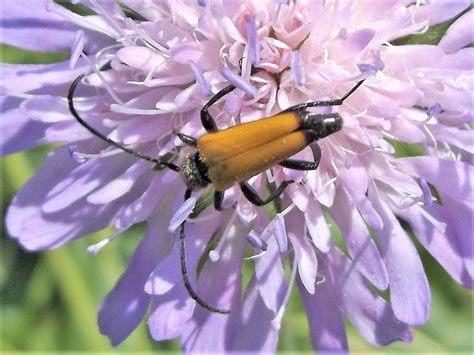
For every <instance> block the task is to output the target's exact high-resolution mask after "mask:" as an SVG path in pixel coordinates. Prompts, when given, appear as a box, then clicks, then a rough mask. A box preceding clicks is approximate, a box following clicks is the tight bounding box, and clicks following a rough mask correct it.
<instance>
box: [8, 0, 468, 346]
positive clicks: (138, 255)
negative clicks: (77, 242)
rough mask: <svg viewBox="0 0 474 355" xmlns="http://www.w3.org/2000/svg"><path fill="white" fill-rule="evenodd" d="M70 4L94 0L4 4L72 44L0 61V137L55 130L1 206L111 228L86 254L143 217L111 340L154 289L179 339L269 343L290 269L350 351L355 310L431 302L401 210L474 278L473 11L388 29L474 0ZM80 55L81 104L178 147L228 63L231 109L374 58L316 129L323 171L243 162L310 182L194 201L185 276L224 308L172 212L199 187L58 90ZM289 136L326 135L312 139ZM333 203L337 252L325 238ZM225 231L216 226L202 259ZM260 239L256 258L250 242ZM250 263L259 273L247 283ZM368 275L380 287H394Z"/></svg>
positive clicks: (22, 230) (373, 329)
mask: <svg viewBox="0 0 474 355" xmlns="http://www.w3.org/2000/svg"><path fill="white" fill-rule="evenodd" d="M80 3H81V4H83V5H85V6H88V7H90V8H91V9H92V10H93V11H94V13H95V14H94V15H93V16H82V15H79V14H77V13H74V12H72V11H70V10H68V9H67V8H65V7H63V6H61V5H60V4H57V3H55V2H53V1H41V0H38V1H37V3H35V6H32V5H31V4H30V3H29V4H27V5H25V4H24V3H22V2H15V1H10V2H9V3H8V5H7V6H4V10H3V12H2V16H3V22H2V31H3V38H2V40H3V41H4V42H5V43H7V44H11V45H14V46H18V47H21V48H25V49H28V50H33V51H61V50H70V52H71V56H70V60H68V61H65V62H61V63H55V64H49V65H13V64H2V78H1V88H2V94H3V97H2V107H3V114H2V116H3V117H2V120H1V124H2V126H1V129H2V141H1V149H2V153H3V154H9V153H12V152H16V151H19V150H24V149H28V148H31V147H34V146H37V145H41V144H45V143H58V142H59V143H62V144H64V145H63V146H62V147H59V148H57V149H55V150H53V151H52V152H51V153H50V154H49V155H48V157H47V158H46V160H45V162H44V163H43V166H42V167H41V168H40V169H39V171H38V172H37V174H36V175H35V176H34V177H33V178H32V179H31V180H30V181H28V182H27V183H26V185H25V186H24V187H23V189H22V190H21V191H20V192H19V193H18V194H17V196H16V197H15V198H14V200H13V201H12V203H11V206H10V208H9V210H8V213H7V218H6V223H7V227H8V230H9V232H10V234H11V235H12V236H13V237H14V238H15V239H17V240H18V243H20V244H21V245H22V246H23V247H24V248H26V249H28V250H48V249H51V248H56V247H59V246H61V245H64V244H65V243H67V242H69V241H72V240H74V239H76V238H79V237H81V236H84V235H87V234H89V233H92V232H94V231H97V230H100V229H103V228H105V227H107V226H113V227H115V229H116V231H115V233H114V234H113V235H111V236H110V237H109V238H107V239H106V240H104V241H103V242H101V243H99V244H96V245H94V246H91V247H90V248H89V251H90V252H91V253H93V254H96V253H98V252H99V251H100V249H101V248H102V247H104V246H105V245H106V244H107V243H109V242H111V241H112V240H114V239H116V238H118V237H119V236H120V234H121V233H123V232H124V231H126V230H127V229H128V228H130V227H131V226H132V225H134V224H136V223H139V222H142V221H148V230H147V232H146V235H145V237H144V238H143V240H142V242H141V244H140V245H139V246H138V248H137V249H136V251H135V254H134V255H133V257H132V259H131V260H130V264H129V266H128V268H127V270H125V272H124V274H123V276H122V277H121V279H120V280H119V282H118V283H117V285H116V286H115V288H114V289H113V290H112V291H111V292H110V294H109V295H108V296H107V297H106V299H105V300H104V302H103V304H102V307H101V309H100V311H99V326H100V331H101V332H102V333H103V334H105V335H106V336H108V337H109V338H110V340H111V342H112V344H113V345H117V344H119V343H120V342H122V341H123V340H124V339H126V338H127V336H128V335H129V334H130V333H131V332H132V331H133V330H134V329H135V327H136V326H137V325H138V324H139V323H140V322H141V321H142V318H143V317H144V316H145V314H146V313H147V309H148V308H149V307H150V312H149V318H148V324H149V327H150V332H151V335H152V336H153V338H154V339H156V340H158V341H159V340H165V339H171V338H175V337H180V338H181V341H182V347H183V349H184V350H185V351H186V352H192V351H197V352H204V351H214V352H230V351H250V352H252V351H262V352H274V351H275V350H276V346H277V342H278V334H279V328H280V323H281V321H282V317H283V314H284V310H285V308H286V305H287V301H288V297H289V294H290V292H291V290H292V286H293V284H295V285H296V288H297V290H298V291H299V294H300V296H301V299H302V301H303V304H304V307H305V310H306V312H307V316H308V320H309V324H310V331H311V339H312V342H313V346H314V348H315V349H318V350H328V351H345V350H347V347H348V344H347V336H346V332H345V328H344V317H347V318H348V319H349V320H350V321H351V323H352V324H353V325H354V326H355V327H356V328H357V329H358V330H359V332H360V333H361V334H362V336H364V338H365V339H366V340H367V341H368V342H370V343H372V344H375V345H385V344H388V343H391V342H393V341H395V340H402V341H406V342H408V341H410V340H411V338H412V335H411V329H410V328H411V326H414V325H421V324H423V323H425V322H426V320H427V319H428V315H429V312H430V302H431V293H430V289H429V285H428V280H427V278H426V275H425V272H424V269H423V265H422V263H421V260H420V257H419V255H418V253H417V251H416V249H415V247H414V245H413V242H412V241H411V239H410V238H409V236H408V234H407V232H406V231H405V230H404V229H403V228H402V227H401V225H400V219H403V220H404V221H406V222H407V223H408V224H409V225H410V226H411V228H412V230H413V231H414V232H415V234H416V237H417V239H418V241H419V242H420V243H421V244H422V245H423V247H424V248H426V249H427V250H428V251H429V252H430V253H431V254H432V255H433V256H434V257H435V258H436V259H437V261H438V262H439V263H440V264H441V265H442V266H443V267H444V268H445V269H446V271H447V272H448V273H449V274H450V275H451V276H452V278H453V279H454V280H455V281H456V282H458V283H459V284H461V285H463V286H464V287H467V288H472V287H473V274H474V270H473V268H472V265H473V264H472V259H473V245H472V238H471V236H472V229H471V228H472V226H471V224H470V221H472V216H473V204H472V201H471V199H472V182H473V181H474V171H473V167H472V161H473V160H472V154H473V152H474V149H473V140H472V131H471V127H472V117H473V101H474V100H473V85H472V56H473V54H474V53H473V48H472V47H469V44H470V43H472V41H473V38H472V31H471V29H470V26H471V24H472V20H473V18H472V17H473V16H474V15H473V11H472V10H471V11H469V12H467V13H465V14H464V15H462V16H461V17H460V18H459V19H457V20H456V21H455V22H454V23H453V24H452V25H451V27H450V28H449V29H448V30H447V32H446V33H445V35H444V37H443V38H442V39H441V41H440V43H439V44H438V45H398V46H395V45H393V44H391V41H393V40H394V39H397V38H401V37H403V36H406V35H409V34H414V33H418V32H422V31H424V30H426V29H427V28H429V27H430V26H432V25H435V24H437V23H439V22H442V21H445V20H447V19H450V18H452V17H454V16H455V15H456V14H458V13H459V12H460V11H462V10H463V9H465V8H466V7H467V6H468V5H469V1H457V2H455V3H451V2H450V3H449V4H444V3H443V2H435V1H433V2H430V3H429V4H425V5H420V4H419V3H418V2H417V3H416V4H412V5H408V7H407V5H406V4H407V2H406V1H381V2H377V4H375V3H374V2H367V1H361V2H357V3H352V2H330V1H319V2H318V1H274V2H270V1H266V2H262V1H250V0H249V1H231V2H228V1H223V2H221V1H186V2H162V1H139V2H137V1H128V0H123V1H121V2H120V3H121V4H123V6H127V7H128V8H129V9H131V10H133V12H134V13H135V14H138V15H139V16H134V17H133V18H132V17H127V15H126V14H127V13H129V12H124V7H121V6H120V5H119V4H118V3H116V2H113V1H99V0H90V1H81V2H80ZM38 23H41V27H38ZM252 64H253V65H254V66H255V67H254V68H255V69H257V70H254V71H252ZM81 73H85V74H86V77H85V79H84V80H83V82H82V84H81V85H80V89H78V92H77V94H76V96H75V103H76V109H77V110H78V111H79V112H80V114H81V116H83V117H84V119H85V120H86V121H87V122H89V123H90V124H91V125H92V126H94V127H95V128H97V129H98V130H100V131H101V132H104V133H106V134H108V137H110V138H111V139H113V140H115V141H117V142H120V143H121V144H123V145H126V146H127V147H130V148H132V149H136V150H139V151H141V152H145V153H148V154H151V155H153V156H164V155H167V154H169V155H170V156H171V157H172V158H173V159H175V160H176V161H177V162H179V161H181V159H182V158H183V157H184V155H185V154H186V152H188V148H186V147H182V146H180V145H181V144H180V143H179V142H178V141H177V140H176V139H175V137H174V133H173V132H174V131H175V130H178V131H180V132H182V133H184V134H188V135H191V136H195V137H199V136H200V135H202V134H203V133H204V130H203V128H202V126H201V123H200V119H199V117H200V110H201V108H202V106H203V105H204V104H205V103H206V102H207V101H208V100H209V96H210V95H211V96H212V95H213V94H215V93H216V92H217V91H219V90H220V89H222V88H223V87H225V86H226V85H228V84H229V83H232V84H233V85H235V86H236V87H237V90H235V91H234V92H232V93H231V94H229V95H227V96H226V97H225V99H223V100H222V101H223V102H222V103H221V104H219V105H220V106H219V108H218V109H211V114H212V115H213V116H214V117H215V119H216V121H217V124H218V126H219V127H220V128H224V127H228V126H230V125H233V124H234V123H235V122H242V123H243V122H248V121H253V120H256V119H259V118H262V117H266V116H269V115H271V114H275V113H278V112H279V111H281V110H283V109H286V108H288V107H289V106H292V105H294V104H298V103H302V102H306V101H316V100H321V99H328V98H339V97H341V95H343V94H344V93H345V92H347V90H348V89H349V88H350V87H352V86H353V85H354V83H355V82H356V81H359V80H361V79H363V78H367V79H366V81H365V82H364V85H363V86H362V87H360V88H359V90H358V91H357V92H355V93H354V94H353V95H352V96H351V97H350V98H349V99H348V100H347V101H346V102H345V103H344V105H343V106H341V107H338V108H337V111H338V112H339V113H340V114H341V116H342V117H344V120H345V124H344V128H343V129H342V130H341V131H340V132H338V133H336V134H334V135H331V136H330V137H327V138H325V139H323V140H321V141H320V143H319V144H320V147H321V150H322V159H321V164H320V166H319V169H318V170H316V171H309V172H307V173H295V172H294V171H290V170H288V169H286V168H281V167H278V166H277V167H274V168H273V169H272V171H271V172H266V173H261V174H259V175H258V176H257V177H255V178H252V179H251V183H252V185H253V186H254V187H255V188H256V189H257V190H259V191H260V192H262V191H263V189H264V187H265V185H266V184H267V183H268V182H270V183H272V182H276V183H277V184H280V183H281V182H282V181H284V180H289V179H293V180H296V181H298V183H296V184H291V185H290V186H289V187H288V189H287V190H286V192H285V194H284V197H283V199H282V203H281V206H282V210H281V211H279V213H278V214H277V215H276V217H275V218H273V219H271V218H270V217H269V215H268V214H267V213H266V212H265V210H264V209H263V208H256V207H254V206H253V205H251V204H250V203H249V202H248V201H247V200H246V199H245V198H244V197H243V196H242V194H241V193H240V192H239V191H238V190H237V189H236V188H231V189H229V190H228V191H227V192H226V198H225V201H224V205H226V206H227V205H228V206H231V205H235V206H236V207H235V208H234V209H230V210H229V211H227V212H224V213H216V211H214V210H213V209H212V208H211V207H209V208H207V209H205V211H204V212H202V213H201V214H200V215H199V216H198V217H197V218H194V219H190V218H188V224H187V228H186V238H187V241H188V243H187V249H186V255H187V264H188V269H189V273H190V279H191V281H192V283H193V284H194V285H196V286H195V287H196V289H197V292H198V293H199V295H200V296H201V297H202V298H203V299H205V300H206V301H208V302H209V303H211V304H215V305H219V306H221V307H224V308H227V307H228V308H230V309H231V311H232V313H231V314H230V315H220V314H214V313H210V312H209V311H208V310H206V309H203V308H201V307H196V305H195V302H194V301H193V300H192V299H191V298H190V296H189V295H188V293H187V292H186V289H185V287H184V285H183V283H182V279H181V275H180V269H179V251H178V247H177V244H178V243H177V241H178V238H177V232H176V231H175V230H176V228H177V226H178V225H179V224H180V223H181V221H183V220H184V219H186V218H187V217H188V216H189V214H190V213H191V211H192V209H193V208H195V206H198V205H199V204H200V201H202V200H203V199H201V200H200V199H199V197H200V196H203V195H204V192H202V193H201V195H200V194H199V193H196V194H195V197H196V199H193V200H188V201H187V202H186V203H185V204H184V205H183V193H184V190H185V186H184V183H183V182H182V181H181V179H179V178H178V175H177V174H176V173H175V172H173V171H169V170H167V169H165V170H162V169H152V164H151V163H149V162H146V161H143V160H140V159H137V158H135V157H134V156H131V155H129V154H126V153H124V152H123V151H120V150H119V149H116V148H114V147H111V146H107V145H106V144H104V143H103V142H102V141H101V140H99V139H97V137H94V136H92V135H91V134H89V133H88V132H87V131H86V130H84V129H83V127H81V126H80V125H78V124H77V122H76V121H75V120H74V118H73V117H72V115H71V114H70V113H69V110H68V106H67V102H66V100H65V98H64V93H65V92H66V91H67V89H68V87H69V85H70V83H71V82H72V81H73V80H74V78H76V77H77V76H78V75H79V74H81ZM441 108H442V109H441ZM400 142H401V143H408V144H417V145H419V146H420V147H422V149H423V155H420V156H415V157H405V158H398V157H397V156H396V155H395V148H394V146H396V144H399V143H400ZM177 146H179V147H177ZM297 157H298V158H299V159H305V160H312V159H313V158H314V155H313V151H312V150H311V149H310V148H307V149H305V150H303V151H301V152H300V153H298V154H297ZM432 191H433V192H432ZM434 191H436V193H434ZM195 209H196V208H195ZM329 218H330V219H332V220H333V221H334V223H335V224H336V225H337V227H338V228H339V229H340V231H341V232H342V235H343V237H344V240H345V243H346V246H347V255H346V254H344V253H342V252H341V251H340V250H339V249H338V248H337V247H336V246H335V245H333V243H332V241H331V232H330V229H329V226H328V219H329ZM213 235H216V236H217V237H218V241H217V245H216V246H215V247H214V249H213V250H212V251H211V252H210V253H209V257H208V258H207V261H206V262H205V263H204V266H203V267H202V269H201V270H200V274H199V278H197V271H196V267H197V264H198V262H199V260H200V259H201V257H202V255H203V252H204V250H205V248H206V246H207V245H208V243H209V240H210V239H211V237H212V236H213ZM373 236H374V237H373ZM119 239H120V238H119ZM115 242H117V241H115ZM248 246H252V247H253V249H254V252H255V256H254V257H252V261H247V260H246V259H245V258H244V252H245V250H246V248H247V247H248ZM98 257H100V256H98ZM246 262H252V263H254V265H255V267H254V274H253V275H252V278H251V280H250V282H249V284H248V286H247V287H246V289H242V282H241V281H242V280H241V267H242V264H243V263H246ZM285 265H289V266H290V268H291V269H292V272H291V275H290V277H289V278H287V277H286V276H285V273H284V267H285ZM374 289H378V290H388V291H389V293H390V302H388V301H386V300H385V299H384V298H382V297H380V296H379V295H378V294H377V293H376V292H375V291H374Z"/></svg>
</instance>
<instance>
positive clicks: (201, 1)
mask: <svg viewBox="0 0 474 355" xmlns="http://www.w3.org/2000/svg"><path fill="white" fill-rule="evenodd" d="M198 5H199V6H201V7H206V0H198Z"/></svg>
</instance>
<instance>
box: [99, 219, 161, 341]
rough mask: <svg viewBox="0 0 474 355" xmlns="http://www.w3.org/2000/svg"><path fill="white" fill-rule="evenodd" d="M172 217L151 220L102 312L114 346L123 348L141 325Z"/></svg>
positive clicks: (104, 327)
mask: <svg viewBox="0 0 474 355" xmlns="http://www.w3.org/2000/svg"><path fill="white" fill-rule="evenodd" d="M169 215H170V213H169V212H168V211H160V213H159V214H157V215H156V216H155V218H154V219H152V220H151V222H150V225H149V226H148V229H147V232H146V234H145V238H144V239H143V241H142V242H141V243H140V245H139V246H138V248H137V249H136V251H135V253H134V255H133V257H132V259H131V260H130V262H129V264H128V267H127V270H126V271H125V273H124V274H123V275H122V277H121V278H120V279H119V281H118V282H117V284H116V285H115V287H114V289H113V290H112V291H111V292H110V293H109V294H108V295H107V297H106V298H105V300H104V301H103V303H102V305H101V307H100V310H99V318H98V323H99V329H100V332H101V333H102V334H104V335H106V336H107V337H108V338H109V339H110V341H111V343H112V345H113V346H117V345H118V344H120V343H121V342H122V341H123V340H124V339H125V338H127V336H128V335H129V334H130V333H131V332H132V331H133V330H134V329H135V328H136V327H137V326H138V324H140V322H141V320H142V318H143V316H144V315H145V312H146V310H147V308H148V304H149V302H150V299H151V296H150V295H148V294H147V293H146V292H145V291H144V289H143V286H144V284H145V281H146V279H147V278H148V275H149V274H150V272H151V271H152V270H153V267H154V266H155V264H156V263H157V262H159V261H160V259H163V257H164V256H165V255H166V251H167V250H168V248H169V247H168V246H167V244H169V238H167V236H166V232H164V233H165V235H162V234H163V229H162V228H161V227H160V226H161V225H162V224H163V223H166V220H167V218H169Z"/></svg>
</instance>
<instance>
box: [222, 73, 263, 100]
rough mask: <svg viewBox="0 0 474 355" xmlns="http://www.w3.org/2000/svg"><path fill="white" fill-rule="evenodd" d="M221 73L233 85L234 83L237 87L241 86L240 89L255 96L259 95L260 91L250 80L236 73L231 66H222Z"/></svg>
mask: <svg viewBox="0 0 474 355" xmlns="http://www.w3.org/2000/svg"><path fill="white" fill-rule="evenodd" d="M221 74H222V76H223V77H224V78H226V79H227V81H228V82H229V83H230V84H231V85H234V86H235V87H236V88H239V89H240V90H242V91H244V92H246V93H247V94H250V95H252V96H253V97H256V96H257V95H258V91H257V89H256V88H255V87H253V86H252V85H251V84H250V83H249V82H247V81H245V80H244V79H242V77H241V76H239V75H237V74H235V73H234V72H233V71H232V70H230V69H229V68H227V67H222V69H221Z"/></svg>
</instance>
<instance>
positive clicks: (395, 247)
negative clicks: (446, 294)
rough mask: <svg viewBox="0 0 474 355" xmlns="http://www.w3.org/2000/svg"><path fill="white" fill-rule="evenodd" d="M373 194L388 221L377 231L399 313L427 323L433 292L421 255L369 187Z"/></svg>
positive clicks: (399, 316) (412, 321) (411, 320)
mask: <svg viewBox="0 0 474 355" xmlns="http://www.w3.org/2000/svg"><path fill="white" fill-rule="evenodd" d="M369 198H370V199H371V200H372V203H373V204H374V206H375V208H376V209H377V211H378V212H379V214H380V216H381V217H382V219H383V222H384V226H383V228H382V229H381V230H379V231H377V239H378V241H379V244H380V251H381V253H382V257H383V258H384V260H385V264H386V265H387V270H388V276H389V281H390V301H391V304H392V307H393V312H394V314H395V317H396V318H397V319H398V320H400V321H402V322H404V323H407V324H412V325H421V324H424V323H425V322H426V320H427V319H428V315H429V313H430V306H431V292H430V288H429V285H428V280H427V278H426V274H425V270H424V269H423V264H422V263H421V259H420V256H419V255H418V252H417V250H416V248H415V246H414V245H413V243H412V242H411V240H410V238H409V237H408V235H407V234H406V232H405V231H404V230H403V228H402V227H401V226H400V223H399V222H398V221H397V219H396V217H395V215H394V214H393V212H392V211H391V210H390V209H389V208H388V206H387V205H386V204H384V203H383V202H382V201H381V199H380V196H379V195H377V194H375V193H374V194H371V193H370V191H369Z"/></svg>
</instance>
